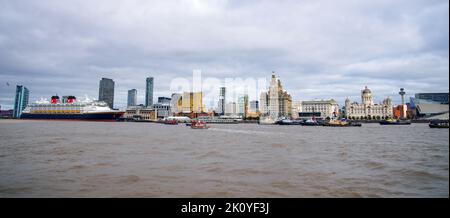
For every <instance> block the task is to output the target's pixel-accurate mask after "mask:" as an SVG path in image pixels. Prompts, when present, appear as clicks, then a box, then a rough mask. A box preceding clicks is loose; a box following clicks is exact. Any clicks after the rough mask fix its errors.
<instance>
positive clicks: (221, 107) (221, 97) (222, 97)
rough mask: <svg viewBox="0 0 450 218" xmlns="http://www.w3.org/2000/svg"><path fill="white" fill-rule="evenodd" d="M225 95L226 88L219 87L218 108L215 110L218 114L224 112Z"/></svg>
mask: <svg viewBox="0 0 450 218" xmlns="http://www.w3.org/2000/svg"><path fill="white" fill-rule="evenodd" d="M225 95H226V88H225V87H220V94H219V104H218V110H217V113H218V114H219V115H224V114H225V103H226V99H225Z"/></svg>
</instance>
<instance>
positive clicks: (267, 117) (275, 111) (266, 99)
mask: <svg viewBox="0 0 450 218" xmlns="http://www.w3.org/2000/svg"><path fill="white" fill-rule="evenodd" d="M260 111H261V121H263V122H269V123H270V122H275V121H276V120H277V119H279V118H282V117H286V118H290V117H291V116H292V98H291V95H289V93H287V92H286V91H285V90H283V86H282V85H281V82H280V80H279V79H278V78H277V77H276V76H275V74H273V75H272V79H271V80H270V86H269V91H268V92H262V93H261V98H260Z"/></svg>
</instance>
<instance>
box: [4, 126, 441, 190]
mask: <svg viewBox="0 0 450 218" xmlns="http://www.w3.org/2000/svg"><path fill="white" fill-rule="evenodd" d="M448 196H449V131H448V129H430V128H429V127H428V126H427V125H426V124H413V125H411V126H380V125H378V124H363V127H361V128H332V127H302V126H258V125H256V124H238V125H213V127H212V128H210V129H208V130H193V129H190V128H188V127H185V126H183V125H178V126H169V125H161V124H151V123H102V122H64V121H59V122H49V121H18V120H16V121H14V120H0V197H448Z"/></svg>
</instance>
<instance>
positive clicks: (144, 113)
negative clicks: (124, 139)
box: [123, 105, 157, 121]
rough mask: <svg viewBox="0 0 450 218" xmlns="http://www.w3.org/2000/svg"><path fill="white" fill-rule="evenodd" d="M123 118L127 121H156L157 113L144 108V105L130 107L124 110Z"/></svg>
mask: <svg viewBox="0 0 450 218" xmlns="http://www.w3.org/2000/svg"><path fill="white" fill-rule="evenodd" d="M123 117H124V118H125V119H127V120H138V121H156V120H157V112H156V110H155V109H153V108H148V107H145V106H144V105H139V106H131V107H129V108H127V109H126V111H125V114H124V115H123Z"/></svg>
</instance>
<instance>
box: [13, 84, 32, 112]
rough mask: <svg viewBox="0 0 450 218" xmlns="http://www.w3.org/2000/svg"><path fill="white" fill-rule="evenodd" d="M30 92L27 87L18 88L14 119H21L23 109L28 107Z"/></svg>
mask: <svg viewBox="0 0 450 218" xmlns="http://www.w3.org/2000/svg"><path fill="white" fill-rule="evenodd" d="M29 96H30V92H29V91H28V89H27V88H26V87H25V86H19V85H18V86H16V98H15V100H14V111H13V117H14V118H20V115H21V114H22V111H23V109H25V107H26V106H27V105H28V100H29Z"/></svg>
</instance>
